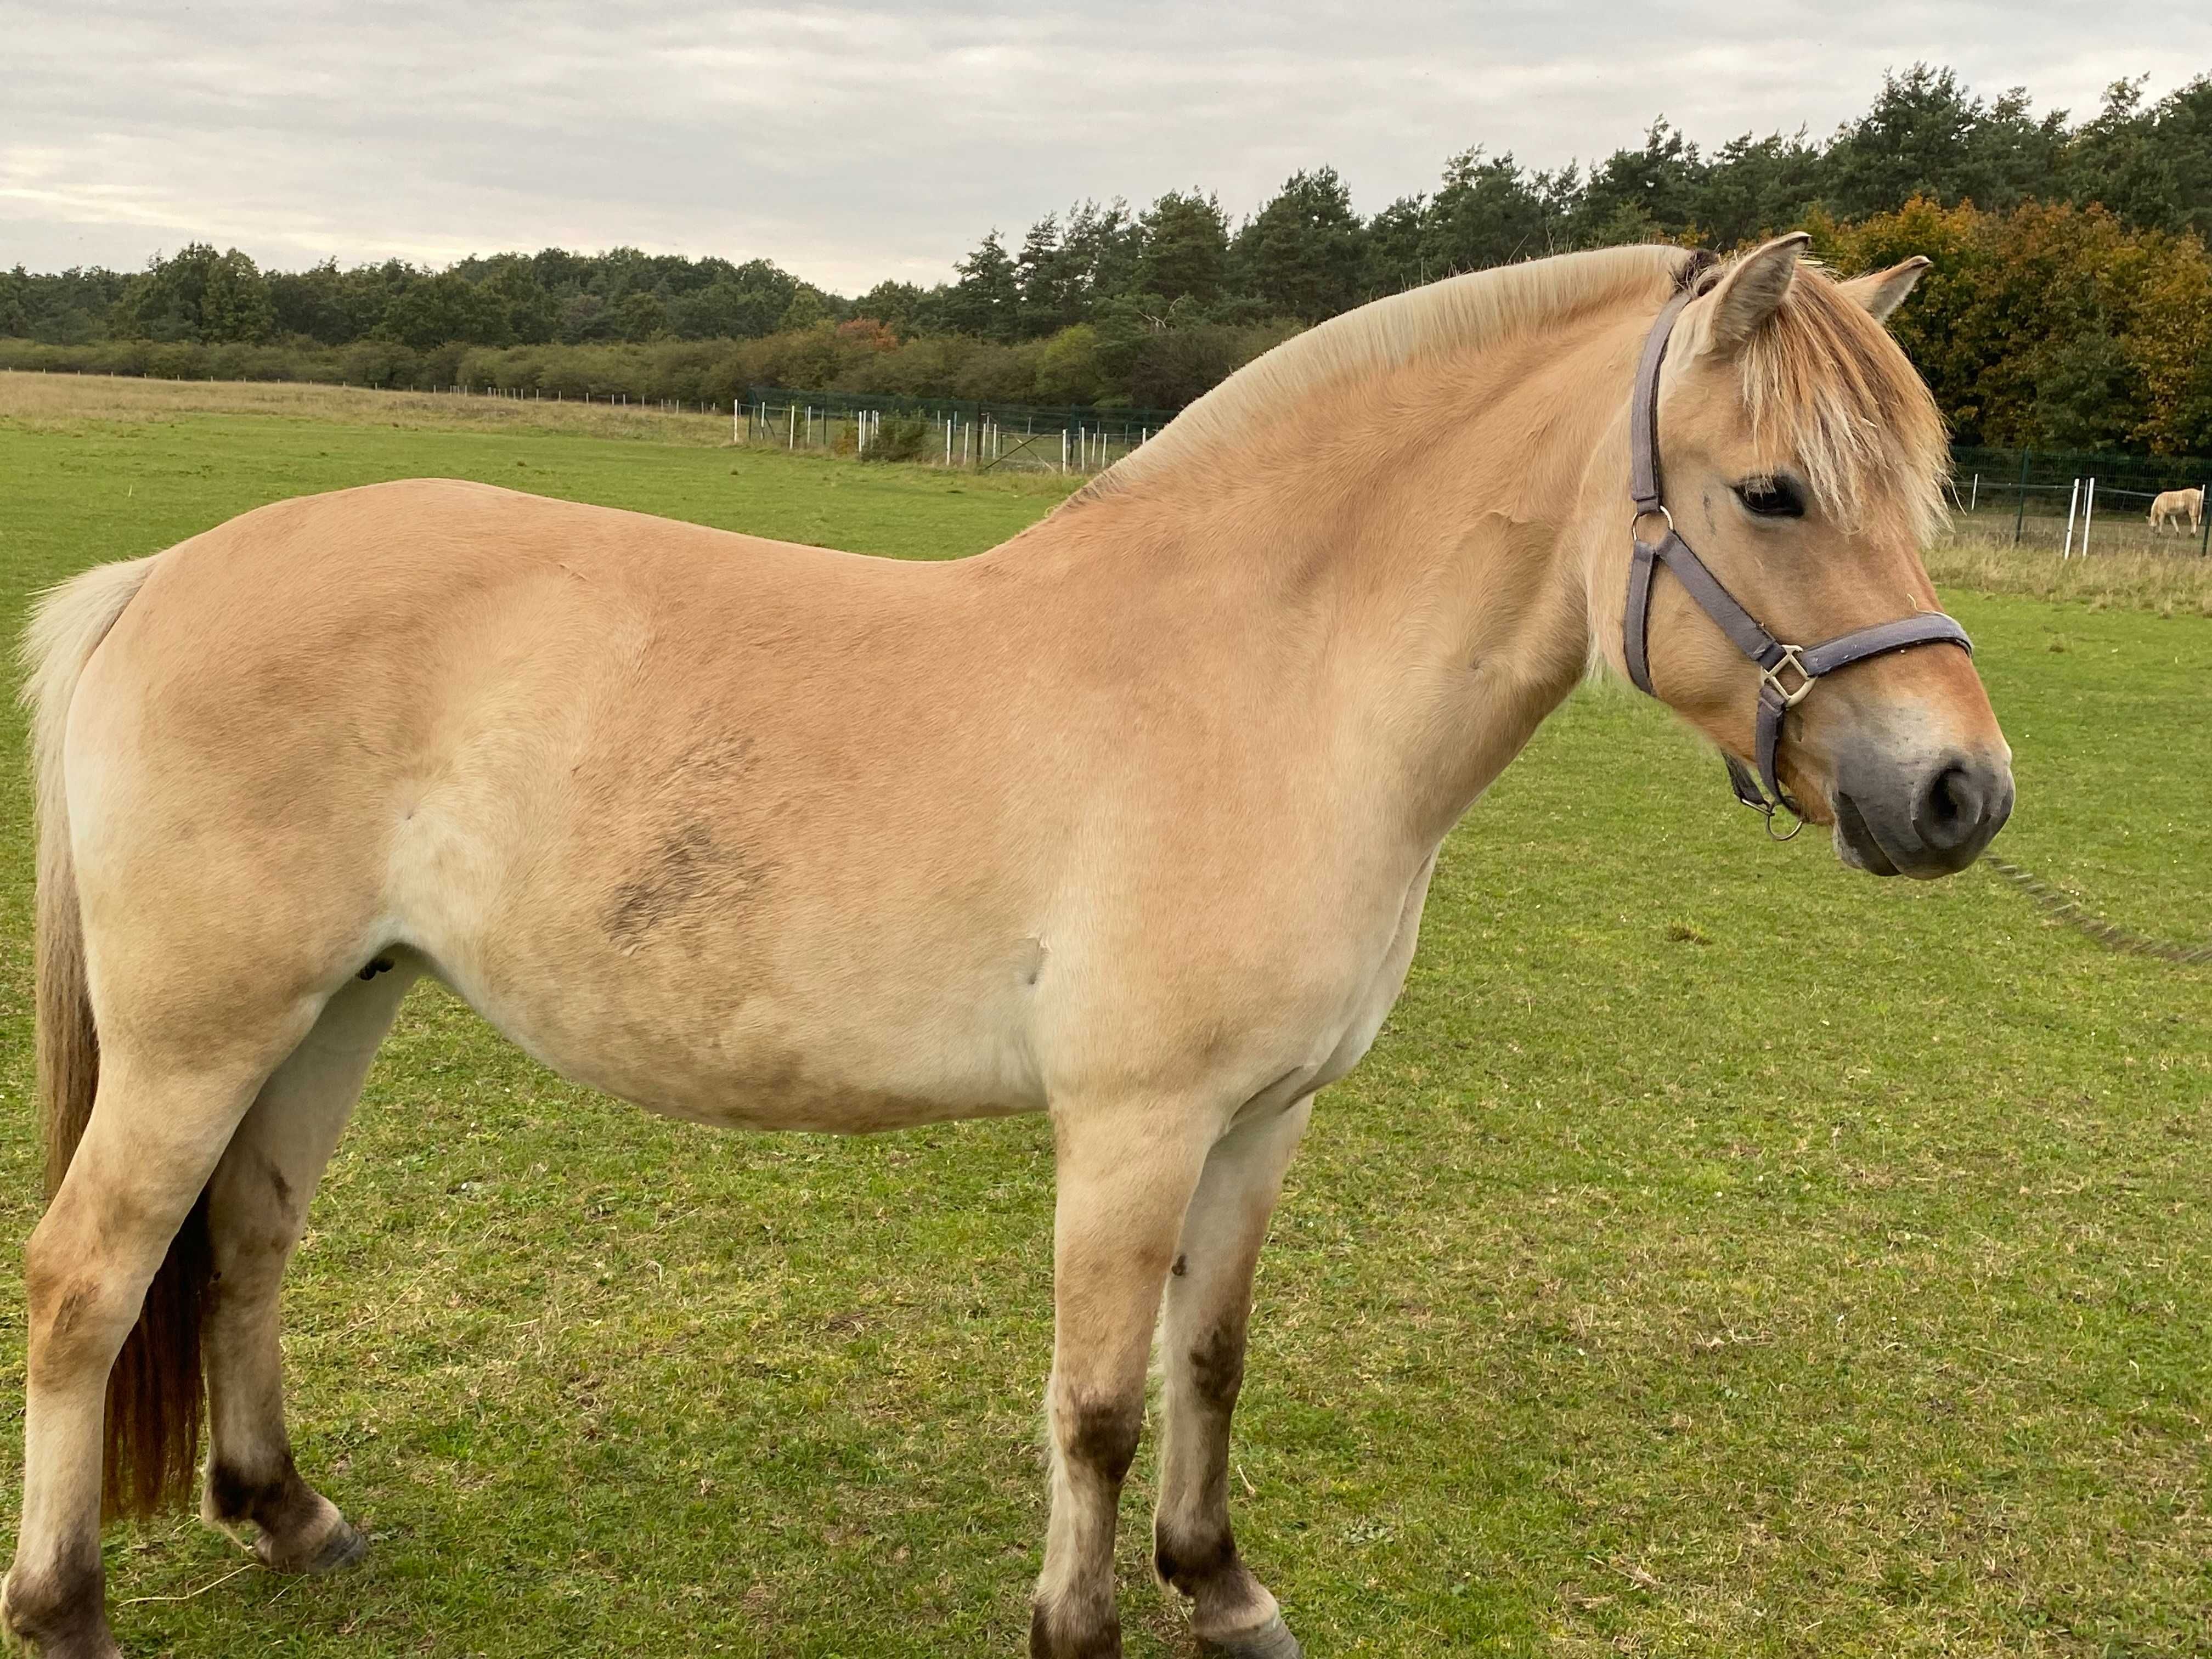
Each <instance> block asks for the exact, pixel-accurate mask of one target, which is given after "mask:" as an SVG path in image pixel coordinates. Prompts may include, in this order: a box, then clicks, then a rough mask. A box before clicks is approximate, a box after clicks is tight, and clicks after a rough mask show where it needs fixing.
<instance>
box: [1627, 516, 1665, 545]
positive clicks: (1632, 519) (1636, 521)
mask: <svg viewBox="0 0 2212 1659" xmlns="http://www.w3.org/2000/svg"><path fill="white" fill-rule="evenodd" d="M1646 519H1661V520H1665V522H1666V526H1667V534H1668V535H1669V536H1671V535H1673V534H1674V514H1673V513H1669V512H1668V510H1667V509H1666V507H1664V506H1659V507H1638V508H1637V509H1636V510H1635V511H1634V512H1633V513H1630V514H1629V515H1628V534H1629V537H1630V538H1631V539H1632V540H1634V541H1638V542H1644V538H1643V537H1641V536H1638V534H1637V533H1636V526H1638V525H1640V524H1642V523H1643V522H1644V520H1646ZM1658 545H1659V544H1658V543H1657V542H1644V546H1646V547H1656V546H1658Z"/></svg>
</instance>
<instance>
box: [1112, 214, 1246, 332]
mask: <svg viewBox="0 0 2212 1659" xmlns="http://www.w3.org/2000/svg"><path fill="white" fill-rule="evenodd" d="M1137 230H1138V236H1139V252H1138V255H1137V268H1136V270H1135V273H1134V285H1135V287H1136V289H1137V290H1138V292H1139V293H1141V294H1144V295H1150V296H1152V298H1153V299H1154V300H1156V301H1158V303H1159V305H1160V307H1162V309H1163V310H1165V309H1167V308H1170V307H1175V306H1176V305H1178V304H1185V305H1186V307H1187V308H1188V309H1194V310H1196V311H1199V312H1203V311H1204V310H1205V308H1206V307H1209V306H1211V305H1212V304H1213V302H1214V301H1217V300H1218V299H1219V298H1220V297H1221V289H1222V278H1223V276H1225V274H1226V271H1227V266H1228V263H1229V222H1228V221H1227V220H1226V219H1225V218H1224V217H1223V216H1222V212H1221V204H1220V203H1219V202H1218V201H1217V200H1215V199H1214V197H1212V196H1210V195H1209V196H1201V195H1200V194H1199V193H1198V192H1197V191H1172V190H1171V191H1168V192H1167V194H1165V195H1164V196H1162V197H1160V198H1159V199H1158V201H1156V202H1154V203H1153V204H1152V207H1151V208H1150V209H1149V210H1146V214H1145V216H1144V217H1143V218H1142V219H1140V220H1139V221H1138V226H1137Z"/></svg>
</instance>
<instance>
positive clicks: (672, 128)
mask: <svg viewBox="0 0 2212 1659" xmlns="http://www.w3.org/2000/svg"><path fill="white" fill-rule="evenodd" d="M0 42H5V43H6V45H5V46H0V267H4V266H9V265H14V264H24V265H26V266H28V267H29V268H31V269H32V270H59V269H62V268H64V267H65V266H68V265H73V264H106V265H111V266H116V267H119V268H124V269H136V268H138V267H140V266H142V265H143V264H144V263H145V261H146V260H147V259H148V258H149V257H150V256H152V255H153V254H155V252H160V251H162V250H173V249H174V248H176V247H177V246H180V245H181V244H183V243H184V242H186V241H189V240H204V241H212V242H214V243H216V244H217V245H218V246H225V247H228V246H238V247H241V248H243V249H245V250H246V252H248V253H249V254H251V255H252V256H253V258H255V259H256V260H258V261H259V262H260V263H261V264H264V266H275V267H279V268H286V269H296V268H299V267H301V266H304V265H307V264H313V263H314V262H316V261H318V260H319V259H322V258H332V257H334V258H337V259H338V260H339V261H340V262H341V263H342V264H353V263H356V262H357V261H362V260H370V259H381V258H387V257H393V256H396V257H398V258H404V259H409V260H412V261H416V262H418V263H424V264H446V263H447V262H450V261H451V260H453V259H456V258H461V257H463V256H465V255H466V254H469V253H477V252H498V251H501V250H504V249H510V248H520V249H525V250H531V249H536V248H538V247H544V246H563V247H572V248H580V249H586V250H591V249H599V248H604V247H609V246H617V245H624V244H627V245H629V246H637V247H642V248H645V249H647V250H648V251H651V252H678V253H686V254H692V255H699V254H708V253H714V254H720V255H723V256H724V257H726V258H732V259H740V260H742V259H746V258H756V257H758V258H769V259H772V260H774V261H775V262H776V263H777V264H781V265H782V266H784V267H785V268H786V269H787V270H792V271H793V272H795V273H796V274H798V275H799V276H803V277H805V278H806V279H807V280H809V281H811V282H813V283H817V284H819V285H821V286H823V287H824V288H827V289H832V290H834V291H837V292H841V293H846V294H854V293H858V292H860V291H862V290H864V289H867V288H869V287H871V286H872V285H873V284H874V283H877V282H878V281H881V280H883V279H885V278H896V279H899V280H902V281H908V282H920V283H931V282H936V281H939V280H941V279H943V278H945V277H946V276H949V275H950V274H951V267H952V263H953V261H954V260H956V259H957V258H960V257H961V256H962V255H963V254H964V253H965V252H967V251H968V250H969V249H970V248H972V247H973V246H975V243H976V241H977V240H979V239H980V238H981V235H982V234H983V233H984V232H985V231H986V230H988V229H990V228H992V227H994V226H996V227H998V228H1000V229H1001V230H1002V231H1004V232H1005V233H1006V235H1007V238H1008V240H1010V241H1018V240H1019V237H1020V235H1021V233H1022V231H1023V229H1024V228H1025V227H1026V226H1027V225H1029V224H1030V222H1032V221H1033V220H1035V219H1037V218H1039V217H1041V216H1042V215H1044V214H1045V213H1047V212H1049V211H1052V210H1056V209H1063V208H1065V207H1066V205H1067V204H1070V203H1072V202H1074V201H1077V200H1080V199H1082V198H1084V197H1097V198H1099V199H1101V200H1105V199H1109V198H1111V197H1115V196H1125V197H1128V198H1129V199H1130V200H1131V201H1132V202H1134V203H1137V204H1142V203H1145V202H1147V201H1149V200H1151V199H1152V197H1155V196H1157V195H1158V194H1159V193H1160V192H1161V191H1165V190H1169V189H1188V188H1191V187H1193V186H1196V187H1199V188H1201V189H1205V190H1208V191H1214V192H1216V193H1218V196H1219V197H1220V198H1221V201H1222V204H1223V205H1224V207H1225V208H1226V209H1227V210H1229V212H1230V214H1231V217H1232V219H1234V218H1237V217H1240V216H1243V215H1244V214H1246V213H1249V211H1251V210H1253V209H1254V208H1255V207H1257V206H1259V205H1260V204H1261V203H1262V202H1264V201H1265V200H1266V199H1267V197H1269V196H1270V195H1272V194H1273V191H1275V189H1276V188H1277V187H1278V186H1279V185H1280V184H1281V183H1282V181H1283V180H1284V179H1285V178H1287V177H1288V176H1289V175H1290V174H1291V173H1294V172H1296V171H1297V170H1298V169H1300V168H1304V167H1317V166H1321V165H1324V164H1327V165H1332V166H1334V167H1336V168H1337V169H1338V171H1339V172H1340V173H1342V174H1343V175H1344V178H1345V179H1346V183H1347V184H1348V185H1350V187H1351V189H1352V197H1353V202H1354V204H1355V205H1356V206H1357V207H1358V209H1359V210H1361V211H1362V212H1364V213H1371V212H1373V211H1374V210H1376V209H1378V208H1381V207H1383V206H1384V205H1386V204H1388V203H1389V202H1390V201H1392V200H1393V199H1395V197H1400V196H1402V195H1406V194H1408V193H1412V192H1414V191H1424V190H1426V189H1428V188H1430V187H1431V185H1433V183H1434V182H1435V180H1436V178H1437V174H1438V173H1439V172H1440V171H1441V168H1442V166H1443V161H1444V158H1445V157H1446V156H1448V155H1451V154H1453V153H1454V152H1456V151H1458V150H1462V149H1467V148H1468V147H1469V146H1470V145H1475V144H1480V145H1482V146H1484V147H1485V148H1486V149H1488V150H1489V151H1490V152H1491V153H1492V154H1498V153H1500V152H1504V151H1510V152H1512V153H1513V154H1514V155H1516V157H1517V158H1518V159H1519V160H1520V161H1522V163H1523V164H1524V165H1528V166H1531V167H1556V166H1559V165H1560V164H1562V163H1564V162H1566V161H1573V160H1583V161H1587V160H1588V159H1589V158H1590V157H1592V156H1602V155H1606V154H1607V153H1609V152H1610V151H1612V150H1613V149H1617V148H1619V147H1620V146H1623V145H1633V144H1636V143H1640V142H1641V138H1642V136H1643V133H1644V129H1645V127H1646V126H1647V125H1649V124H1650V121H1651V119H1652V118H1654V117H1655V116H1658V115H1662V114H1663V115H1665V116H1666V117H1667V118H1668V119H1669V120H1670V121H1672V122H1673V123H1674V125H1676V126H1678V127H1680V129H1682V130H1683V131H1685V132H1686V133H1687V134H1688V135H1689V136H1690V137H1692V138H1693V139H1695V140H1697V141H1699V143H1702V144H1705V145H1706V146H1708V147H1710V146H1712V145H1717V144H1718V143H1723V142H1724V141H1726V140H1727V139H1729V138H1730V137H1735V135H1737V134H1739V133H1741V132H1744V131H1757V132H1760V133H1765V132H1767V131H1776V130H1781V131H1796V129H1797V128H1799V127H1801V126H1802V127H1806V128H1808V129H1810V131H1811V132H1812V133H1813V134H1814V135H1815V136H1816V137H1817V136H1821V135H1825V134H1826V133H1827V132H1829V131H1832V129H1833V128H1834V127H1835V126H1836V125H1837V124H1838V122H1840V121H1842V120H1844V119H1845V118H1848V117H1850V116H1852V115H1854V114H1856V113H1857V112H1860V111H1863V109H1864V108H1865V107H1866V106H1867V105H1868V104H1869V102H1870V101H1871V100H1872V99H1873V97H1874V95H1875V93H1876V91H1877V90H1878V89H1879V88H1880V87H1881V76H1882V73H1883V71H1884V70H1886V69H1903V68H1905V67H1906V66H1908V65H1910V64H1912V63H1914V62H1915V61H1927V62H1929V63H1936V64H1948V65H1950V66H1951V67H1953V68H1954V69H1955V70H1958V71H1959V72H1960V76H1962V77H1963V78H1964V79H1965V80H1966V82H1968V83H1969V84H1970V85H1971V86H1972V87H1973V88H1975V90H1976V91H1978V92H1979V93H1981V94H1983V95H1984V96H1988V95H1991V94H1996V93H1997V92H1999V91H2001V90H2002V89H2003V88H2008V87H2013V86H2024V87H2026V88H2027V89H2028V90H2029V92H2030V93H2031V94H2032V95H2033V100H2034V103H2035V107H2036V108H2037V110H2038V111H2042V110H2046V109H2049V108H2051V107H2053V106H2057V107H2060V108H2066V109H2070V110H2072V111H2073V112H2075V114H2076V116H2077V117H2078V116H2080V115H2083V114H2087V113H2088V112H2091V111H2093V109H2094V108H2095V107H2096V106H2097V104H2098V103H2099V101H2100V97H2101V94H2102V92H2103V89H2104V88H2105V87H2106V85H2108V84H2109V83H2110V82H2112V81H2114V80H2117V79H2118V78H2120V77H2122V76H2136V75H2142V74H2146V73H2147V74H2148V76H2150V82H2149V87H2148V92H2149V94H2150V95H2151V96H2153V97H2155V96H2157V95H2159V94H2163V93H2165V92H2168V91H2171V90H2172V88H2174V87H2176V86H2179V85H2180V84H2181V83H2182V82H2185V81H2187V80H2189V79H2190V78H2191V77H2192V76H2194V75H2196V74H2198V73H2202V72H2204V71H2206V70H2212V8H2206V7H2204V6H2202V5H2186V6H2185V5H2181V4H2128V3H2119V4H2106V5H2101V6H2097V7H2084V6H2082V5H2081V4H2080V3H2079V0H2066V3H2063V4H2062V3H2042V0H2033V3H2017V0H2015V3H2005V4H1993V3H1970V0H1934V3H1913V4H1899V3H1891V0H1861V3H1857V4H1850V5H1828V6H1811V5H1804V4H1796V3H1791V0H1762V3H1758V4H1746V3H1742V0H1735V3H1727V4H1722V3H1710V0H1709V3H1698V4H1686V5H1671V6H1670V5H1656V4H1631V3H1624V0H1604V3H1597V4H1589V5H1583V6H1579V7H1571V8H1570V7H1560V6H1553V5H1534V4H1522V3H1504V4H1492V5H1475V4H1469V3H1464V0H1462V3H1456V4H1411V5H1390V4H1387V3H1375V4H1370V5H1318V4H1278V5H1266V6H1261V5H1240V4H1206V3H1191V0H1180V3H1168V4H1161V3H1153V0H1119V3H1096V0H1094V3H1091V4H1088V5H1085V4H1081V3H1070V0H1054V3H1045V0H1030V3H1024V4H1008V3H1000V0H951V3H945V0H938V3H931V4H898V3H884V4H878V5H870V6H860V5H829V6H748V5H742V4H724V5H715V6H709V5H703V4H698V3H694V0H670V3H664V4H652V5H645V4H635V3H625V0H538V3H532V4H510V3H493V0H443V3H423V0H369V3H361V0H355V3H347V4H340V3H330V0H291V3H286V4H282V5H272V4H270V3H268V0H252V3H250V4H238V3H229V0H217V3H208V0H160V3H149V0H125V3H103V0H36V3H25V0H0Z"/></svg>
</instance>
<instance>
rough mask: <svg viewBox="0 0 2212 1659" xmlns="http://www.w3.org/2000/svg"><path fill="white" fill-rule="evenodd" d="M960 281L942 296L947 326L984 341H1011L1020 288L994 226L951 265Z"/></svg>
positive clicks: (1016, 326)
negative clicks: (943, 297)
mask: <svg viewBox="0 0 2212 1659" xmlns="http://www.w3.org/2000/svg"><path fill="white" fill-rule="evenodd" d="M953 269H954V270H957V271H958V272H959V273H960V280H959V281H958V282H957V283H954V284H953V286H952V291H951V293H950V294H948V295H946V296H945V324H946V325H947V326H948V327H951V328H952V329H954V330H957V331H958V332H960V333H963V334H974V335H976V336H978V337H981V338H983V339H986V340H1011V339H1012V338H1013V337H1015V335H1016V334H1017V333H1018V331H1019V330H1020V323H1021V301H1022V291H1021V283H1020V279H1019V277H1018V276H1017V274H1016V272H1015V270H1014V262H1013V260H1012V258H1010V257H1009V256H1008V254H1007V252H1006V244H1005V243H1004V242H1003V241H1001V240H1000V237H999V233H998V232H997V231H996V230H995V229H994V230H993V231H992V232H991V234H989V235H987V236H986V237H984V239H983V240H982V241H981V244H979V245H978V246H977V247H976V249H975V252H973V253H971V254H969V256H968V257H967V258H964V259H963V260H960V261H959V262H958V263H957V264H955V265H954V266H953Z"/></svg>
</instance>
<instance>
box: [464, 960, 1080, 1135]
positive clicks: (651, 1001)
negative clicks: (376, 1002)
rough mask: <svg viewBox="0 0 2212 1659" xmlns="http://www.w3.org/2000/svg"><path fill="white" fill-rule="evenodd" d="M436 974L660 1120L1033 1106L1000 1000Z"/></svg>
mask: <svg viewBox="0 0 2212 1659" xmlns="http://www.w3.org/2000/svg"><path fill="white" fill-rule="evenodd" d="M446 977H447V980H448V981H449V982H450V983H452V984H453V987H454V989H455V990H457V991H458V992H459V994H461V995H463V996H464V997H465V998H466V999H467V1000H469V1001H470V1002H471V1004H472V1005H473V1006H475V1007H476V1008H477V1010H478V1012H481V1013H483V1015H484V1016H485V1018H488V1019H489V1020H490V1021H491V1023H492V1024H494V1025H495V1026H496V1027H497V1028H498V1029H499V1030H501V1032H502V1033H503V1034H505V1035H506V1036H507V1037H508V1038H510V1039H511V1040H512V1041H513V1042H516V1043H517V1044H519V1045H520V1047H522V1048H525V1049H526V1050H527V1051H528V1052H529V1053H530V1054H532V1056H533V1057H534V1058H536V1059H538V1060H541V1061H543V1062H544V1064H545V1065H547V1066H550V1067H551V1068H552V1069H553V1070H555V1071H556V1072H558V1073H561V1074H562V1076H564V1077H567V1078H569V1079H573V1080H574V1081H576V1082H579V1083H582V1084H586V1085H589V1086H591V1087H592V1088H595V1089H599V1090H601V1091H605V1093H608V1094H611V1095H616V1096H618V1097H621V1098H623V1099H624V1100H628V1101H631V1102H634V1103H636V1104H638V1105H640V1106H643V1107H645V1108H647V1109H648V1110H652V1111H655V1112H660V1113H664V1114H665V1115H670V1116H675V1117H684V1118H690V1119H692V1120H695V1121H699V1122H702V1123H714V1124H720V1125H725V1126H728V1127H740V1128H759V1129H817V1130H829V1131H835V1132H838V1133H869V1132H872V1131H875V1130H881V1129H896V1128H903V1127H909V1126H911V1125H915V1124H921V1123H932V1122H941V1121H945V1120H946V1119H948V1118H960V1117H990V1116H1004V1115H1010V1114H1012V1113H1017V1112H1025V1111H1035V1110H1041V1109H1042V1108H1043V1106H1044V1104H1045V1101H1044V1096H1043V1091H1042V1087H1041V1086H1040V1085H1039V1084H1038V1082H1037V1079H1036V1068H1035V1066H1034V1065H1033V1064H1032V1063H1031V1060H1030V1051H1029V1040H1028V1032H1027V1029H1026V1023H1025V1021H1024V1018H1023V1016H1024V1010H1023V1009H1022V1008H1021V1007H1020V1006H1018V1003H1017V1002H1016V1000H1015V999H1012V998H1010V997H1005V996H996V997H994V996H992V995H990V994H987V993H981V992H979V994H977V995H976V996H975V997H974V998H973V999H972V1000H967V1001H965V1002H964V1003H963V1002H961V1001H959V1000H957V999H954V998H947V997H942V996H940V995H937V994H922V995H912V994H896V993H895V992H894V993H891V994H878V995H875V996H870V995H868V994H866V993H865V992H864V991H860V990H859V989H857V988H855V989H854V991H853V992H852V993H851V994H848V995H847V996H846V997H844V998H842V1000H834V1001H833V1000H831V999H829V998H827V997H823V996H818V995H817V996H807V995H803V994H802V995H797V996H793V995H789V994H784V995H778V994H768V993H755V994H750V995H739V996H734V997H733V996H732V994H731V993H730V992H729V990H728V989H727V988H726V987H724V986H721V985H718V984H716V983H715V982H714V980H713V978H712V976H702V978H700V979H699V980H697V981H693V982H690V983H689V984H685V983H682V982H680V981H671V980H670V979H669V978H667V977H666V976H664V975H659V974H656V973H651V972H640V973H636V974H635V975H632V974H625V973H623V972H622V971H620V970H618V969H617V970H613V971H610V972H608V973H605V974H603V975H598V976H595V977H593V978H590V979H586V980H582V981H569V982H565V983H563V982H549V981H545V980H543V979H539V980H538V981H537V982H535V983H522V982H517V981H514V980H512V979H502V980H501V981H494V980H492V978H491V977H490V976H484V977H483V978H482V979H478V980H477V982H473V983H472V982H471V980H472V979H475V978H477V976H475V975H470V974H468V973H467V972H465V971H463V972H459V973H454V972H451V971H447V973H446ZM940 988H941V987H940Z"/></svg>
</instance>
